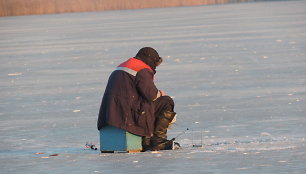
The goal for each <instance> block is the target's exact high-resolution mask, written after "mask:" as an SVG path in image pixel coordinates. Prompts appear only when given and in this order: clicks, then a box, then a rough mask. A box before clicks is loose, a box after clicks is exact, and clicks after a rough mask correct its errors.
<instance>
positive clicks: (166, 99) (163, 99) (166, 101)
mask: <svg viewBox="0 0 306 174" xmlns="http://www.w3.org/2000/svg"><path fill="white" fill-rule="evenodd" d="M160 99H161V102H162V104H163V105H166V106H168V107H169V108H171V109H170V110H171V111H173V108H174V101H173V99H172V98H171V97H170V96H162V97H160Z"/></svg>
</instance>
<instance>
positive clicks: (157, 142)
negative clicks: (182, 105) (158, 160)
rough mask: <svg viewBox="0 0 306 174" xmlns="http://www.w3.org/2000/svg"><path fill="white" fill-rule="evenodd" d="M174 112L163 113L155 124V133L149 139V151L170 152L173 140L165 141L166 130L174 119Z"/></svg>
mask: <svg viewBox="0 0 306 174" xmlns="http://www.w3.org/2000/svg"><path fill="white" fill-rule="evenodd" d="M175 115H176V113H175V112H170V111H166V112H164V113H163V114H162V115H161V116H160V117H159V118H158V119H157V120H156V122H155V131H154V134H153V137H152V138H151V147H152V148H151V150H170V149H172V147H173V140H167V129H168V127H169V125H170V123H171V121H172V120H173V118H174V117H175Z"/></svg>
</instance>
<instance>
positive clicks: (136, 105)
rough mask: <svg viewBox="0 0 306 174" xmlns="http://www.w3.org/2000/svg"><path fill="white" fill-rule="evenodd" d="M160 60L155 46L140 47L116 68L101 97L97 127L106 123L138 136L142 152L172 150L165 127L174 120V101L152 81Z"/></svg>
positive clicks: (171, 142)
mask: <svg viewBox="0 0 306 174" xmlns="http://www.w3.org/2000/svg"><path fill="white" fill-rule="evenodd" d="M162 62H163V59H162V58H161V57H160V56H159V54H158V53H157V51H156V50H155V49H153V48H151V47H144V48H141V49H140V50H139V51H138V53H137V54H136V56H135V57H133V58H129V59H128V60H127V61H125V62H123V63H121V64H120V65H119V66H117V67H116V69H115V70H114V71H113V72H112V73H111V75H110V77H109V79H108V83H107V86H106V89H105V92H104V95H103V98H102V103H101V106H100V111H99V117H98V122H97V127H98V130H100V129H101V128H103V127H105V126H107V125H110V126H114V127H116V128H119V129H123V130H126V131H128V132H130V133H133V134H135V135H139V136H142V146H143V151H146V150H168V149H172V146H173V140H167V129H168V127H169V125H170V123H171V122H172V121H174V120H176V113H175V112H174V102H173V100H172V98H171V97H169V96H166V95H165V93H164V91H162V90H159V89H157V87H156V86H155V84H154V81H153V80H154V74H155V73H156V67H158V66H159V65H160V64H161V63H162Z"/></svg>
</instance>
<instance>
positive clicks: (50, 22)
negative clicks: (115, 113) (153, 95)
mask: <svg viewBox="0 0 306 174" xmlns="http://www.w3.org/2000/svg"><path fill="white" fill-rule="evenodd" d="M305 7H306V2H305V1H270V2H254V3H239V4H237V3H235V4H224V5H211V6H197V7H175V8H158V9H141V10H123V11H107V12H91V13H74V14H56V15H41V16H16V17H1V18H0V26H1V27H0V35H1V37H0V50H1V52H0V61H1V63H0V72H1V75H0V76H1V81H0V85H1V91H0V94H1V95H0V97H1V100H0V102H1V105H0V125H1V126H0V139H1V140H0V141H1V143H0V168H1V173H5V174H10V173H12V174H17V173H22V174H28V173H29V174H33V173H44V174H48V173H50V174H51V173H52V174H55V173H67V172H69V173H80V174H84V173H109V174H113V173H125V174H134V173H168V174H169V173H176V174H177V173H226V174H228V173H301V174H303V173H305V171H306V166H305V163H306V142H305V138H306V126H305V125H306V117H305V116H306V57H305V54H306V34H305V31H306V22H305V21H306V10H305V9H306V8H305ZM143 46H152V47H154V48H156V49H157V50H158V51H159V53H160V55H161V56H163V57H165V59H164V63H163V64H162V65H161V66H160V67H159V68H158V72H157V74H156V77H155V82H156V84H157V86H158V87H159V88H160V89H163V90H165V92H166V93H167V94H168V95H170V96H175V98H174V100H175V103H176V106H175V110H176V112H177V113H178V118H177V122H176V124H175V125H173V126H172V128H171V130H169V138H172V137H175V136H177V135H179V134H180V133H181V132H182V131H184V130H186V128H189V130H188V131H186V133H184V134H182V135H181V136H179V137H178V138H177V141H179V142H180V143H181V145H182V147H183V149H181V150H176V151H160V152H144V153H132V154H101V153H99V151H95V150H91V149H88V148H86V147H84V146H85V143H86V142H92V143H94V144H95V145H96V146H97V147H99V137H98V131H97V130H96V120H97V115H98V110H99V105H100V102H101V97H102V94H103V92H104V88H105V85H106V83H107V78H108V76H109V74H110V73H111V72H112V71H113V69H114V67H115V66H116V65H118V64H119V63H121V62H122V61H124V60H126V59H127V58H129V57H131V56H134V55H135V53H136V52H137V51H138V49H139V48H141V47H143Z"/></svg>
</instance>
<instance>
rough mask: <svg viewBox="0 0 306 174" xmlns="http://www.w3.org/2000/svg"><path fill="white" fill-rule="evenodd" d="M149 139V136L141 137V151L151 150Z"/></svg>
mask: <svg viewBox="0 0 306 174" xmlns="http://www.w3.org/2000/svg"><path fill="white" fill-rule="evenodd" d="M150 141H151V138H150V137H142V151H143V152H145V151H147V150H151V145H150Z"/></svg>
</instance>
